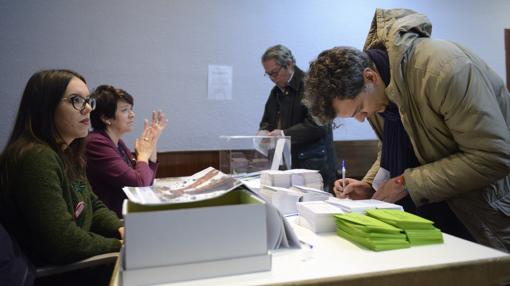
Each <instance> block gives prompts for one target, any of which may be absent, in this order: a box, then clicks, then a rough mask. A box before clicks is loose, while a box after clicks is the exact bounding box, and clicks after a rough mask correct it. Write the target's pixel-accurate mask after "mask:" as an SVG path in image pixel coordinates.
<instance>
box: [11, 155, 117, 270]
mask: <svg viewBox="0 0 510 286" xmlns="http://www.w3.org/2000/svg"><path fill="white" fill-rule="evenodd" d="M17 165H18V168H17V172H16V177H17V178H16V180H15V181H16V182H17V186H16V190H15V202H16V203H17V204H18V208H19V210H20V212H21V215H22V216H23V221H24V222H25V223H26V224H27V227H28V230H29V232H30V233H29V234H28V235H30V241H31V244H32V245H31V248H32V250H33V251H35V252H36V253H37V256H39V257H41V258H42V260H43V261H45V262H47V263H50V264H63V263H69V262H73V261H77V260H81V259H85V258H87V257H90V256H94V255H98V254H103V253H107V252H115V251H119V249H120V246H121V243H120V241H119V240H118V239H116V238H107V237H105V236H103V235H100V234H98V233H94V232H92V231H90V230H91V226H92V225H94V226H96V225H97V226H98V227H97V229H103V228H104V227H103V225H101V224H99V223H97V221H99V220H100V218H102V217H104V216H107V214H105V213H104V214H100V213H97V214H96V215H94V208H93V206H92V203H91V202H92V201H93V198H92V197H91V193H90V191H88V190H86V191H83V192H82V193H79V192H76V191H75V190H73V188H71V187H70V183H69V182H68V180H67V178H66V175H65V172H64V170H63V165H62V163H61V160H60V159H59V157H58V156H57V154H56V153H55V152H54V151H53V150H51V149H50V148H48V147H42V148H33V149H32V150H29V151H27V153H26V154H25V155H24V156H22V158H21V160H20V162H17ZM86 189H87V188H86ZM76 201H78V202H79V201H81V202H85V207H84V208H83V210H82V211H81V212H76V209H78V208H77V207H76V206H77V204H75V202H76ZM96 209H100V208H97V207H96ZM100 212H101V211H100ZM77 213H79V215H77ZM75 216H77V218H75ZM96 216H97V217H96ZM108 224H110V228H112V227H113V224H114V223H113V222H111V219H110V222H109V223H108ZM99 225H101V227H99Z"/></svg>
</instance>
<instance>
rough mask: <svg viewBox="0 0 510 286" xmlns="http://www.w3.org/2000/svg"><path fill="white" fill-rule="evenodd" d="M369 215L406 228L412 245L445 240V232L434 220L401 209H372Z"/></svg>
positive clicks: (405, 230)
mask: <svg viewBox="0 0 510 286" xmlns="http://www.w3.org/2000/svg"><path fill="white" fill-rule="evenodd" d="M367 215H369V216H371V217H373V218H376V219H378V220H381V221H383V222H386V223H388V224H391V225H393V226H395V227H398V228H401V229H403V230H404V232H405V234H406V235H407V239H408V240H409V243H410V244H411V246H413V245H423V244H434V243H442V242H443V234H442V233H441V231H440V230H439V229H437V228H435V227H434V222H432V221H430V220H427V219H424V218H422V217H419V216H417V215H414V214H410V213H408V212H405V211H399V210H385V209H371V210H367Z"/></svg>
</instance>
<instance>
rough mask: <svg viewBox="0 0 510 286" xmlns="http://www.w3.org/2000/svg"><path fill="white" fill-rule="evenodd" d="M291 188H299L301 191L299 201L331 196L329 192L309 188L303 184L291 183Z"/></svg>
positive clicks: (322, 198)
mask: <svg viewBox="0 0 510 286" xmlns="http://www.w3.org/2000/svg"><path fill="white" fill-rule="evenodd" d="M291 189H294V190H299V191H301V192H302V193H303V197H302V198H301V201H303V202H309V201H325V200H327V199H328V198H330V197H331V194H330V193H328V192H325V191H322V190H319V189H314V188H309V187H305V186H299V185H293V186H292V188H291Z"/></svg>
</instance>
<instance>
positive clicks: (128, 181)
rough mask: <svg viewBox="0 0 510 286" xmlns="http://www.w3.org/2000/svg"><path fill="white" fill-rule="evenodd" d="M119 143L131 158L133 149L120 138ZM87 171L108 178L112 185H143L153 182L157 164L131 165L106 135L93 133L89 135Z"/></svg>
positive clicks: (141, 163)
mask: <svg viewBox="0 0 510 286" xmlns="http://www.w3.org/2000/svg"><path fill="white" fill-rule="evenodd" d="M119 145H120V146H121V148H124V150H125V151H126V153H127V154H128V156H129V157H130V158H132V156H131V151H130V150H129V149H128V148H127V147H126V145H125V144H124V143H123V142H122V141H121V140H120V141H119ZM86 154H87V173H88V175H89V176H93V177H96V178H97V179H99V180H101V181H105V180H108V181H109V182H110V184H111V185H112V186H115V187H118V188H122V187H124V186H131V187H141V186H149V185H151V184H152V182H153V180H154V176H155V171H156V168H157V164H155V163H149V164H154V166H150V165H149V164H147V163H145V162H136V163H135V162H134V161H133V165H134V166H133V167H131V166H129V165H128V164H127V163H126V162H125V161H124V160H123V158H122V157H121V155H120V154H119V152H118V151H117V148H116V146H115V145H114V144H113V142H112V141H111V140H110V138H107V137H106V136H104V135H102V134H97V133H95V134H94V133H91V134H90V135H89V136H88V137H87V150H86ZM89 179H90V178H89Z"/></svg>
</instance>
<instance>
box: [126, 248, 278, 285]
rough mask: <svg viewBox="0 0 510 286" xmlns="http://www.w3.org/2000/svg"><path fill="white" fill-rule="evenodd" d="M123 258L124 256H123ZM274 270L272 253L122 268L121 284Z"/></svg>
mask: <svg viewBox="0 0 510 286" xmlns="http://www.w3.org/2000/svg"><path fill="white" fill-rule="evenodd" d="M121 259H122V256H121ZM268 270H271V255H270V254H268V253H266V254H262V255H253V256H245V257H235V258H228V259H220V260H209V261H203V262H195V263H187V264H176V265H169V266H160V267H148V268H137V269H128V270H122V271H121V273H120V276H121V278H120V279H121V285H123V286H139V285H149V284H150V285H152V284H158V283H172V282H178V281H186V280H193V279H202V278H210V277H218V276H224V275H235V274H242V273H250V272H259V271H268Z"/></svg>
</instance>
